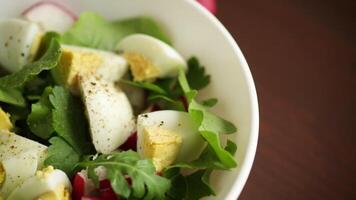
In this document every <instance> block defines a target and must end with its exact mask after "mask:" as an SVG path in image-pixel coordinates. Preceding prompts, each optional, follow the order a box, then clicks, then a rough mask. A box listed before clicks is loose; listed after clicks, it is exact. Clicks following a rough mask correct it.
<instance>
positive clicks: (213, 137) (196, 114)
mask: <svg viewBox="0 0 356 200" xmlns="http://www.w3.org/2000/svg"><path fill="white" fill-rule="evenodd" d="M178 80H179V84H180V86H181V87H182V89H183V91H184V92H185V95H186V98H187V100H188V102H189V108H188V112H189V114H190V116H191V117H192V119H193V120H194V121H195V122H196V123H198V124H200V125H199V132H200V135H201V136H202V137H203V138H204V139H205V140H206V141H207V143H208V147H209V148H210V150H212V151H213V153H214V154H215V155H216V157H217V158H218V160H219V162H220V163H221V166H222V167H221V168H227V169H229V168H233V167H236V165H237V164H236V160H235V159H234V157H233V156H232V155H231V154H230V153H229V152H228V151H226V150H225V149H224V148H223V147H222V146H221V142H220V136H219V134H220V133H225V134H230V133H234V132H235V131H236V127H235V126H234V125H233V124H232V123H231V122H229V121H226V120H225V119H222V118H221V117H218V116H216V115H215V114H213V113H211V112H209V111H207V110H206V108H205V107H204V106H203V105H201V104H199V103H197V102H196V101H195V99H194V98H195V96H196V94H197V92H196V91H195V90H192V89H191V88H190V86H189V83H188V81H187V78H186V76H185V73H184V71H183V69H182V70H180V72H179V77H178ZM207 163H208V164H209V162H207ZM220 163H219V164H218V165H220ZM203 164H206V163H205V162H203ZM214 166H215V165H214Z"/></svg>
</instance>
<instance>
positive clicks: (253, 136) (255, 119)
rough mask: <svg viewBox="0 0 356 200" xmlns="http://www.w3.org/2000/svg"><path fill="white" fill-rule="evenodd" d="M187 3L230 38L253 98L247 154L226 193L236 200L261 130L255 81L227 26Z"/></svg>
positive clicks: (196, 3) (210, 14)
mask: <svg viewBox="0 0 356 200" xmlns="http://www.w3.org/2000/svg"><path fill="white" fill-rule="evenodd" d="M184 1H185V2H186V3H188V4H189V5H191V6H192V7H193V8H194V9H195V10H196V11H197V12H200V13H201V14H203V15H204V17H206V18H208V19H209V20H210V21H211V22H212V23H213V24H214V26H216V27H217V28H218V29H219V31H220V32H221V33H222V34H223V35H224V37H225V38H226V39H227V40H228V42H229V45H230V46H231V47H232V49H233V51H234V53H235V55H236V56H237V57H238V58H239V60H240V63H241V67H242V71H243V75H244V76H245V77H246V81H247V86H248V91H249V96H250V99H251V104H250V109H251V130H250V136H249V139H248V144H247V149H246V154H245V157H244V162H243V164H242V165H241V168H240V173H239V176H240V178H237V179H236V180H235V181H234V183H233V185H232V186H231V189H230V191H229V192H228V193H227V195H226V198H225V199H226V200H235V199H236V198H238V197H239V196H240V194H241V192H242V189H243V187H244V186H245V184H246V181H247V178H248V176H249V174H250V172H251V169H252V165H253V162H254V159H255V155H256V150H257V143H258V134H259V133H258V131H259V108H258V98H257V92H256V87H255V83H254V80H253V77H252V74H251V71H250V68H249V66H248V63H247V61H246V59H245V56H244V55H243V53H242V51H241V49H240V47H239V46H238V44H237V42H236V41H235V39H234V38H233V37H232V35H231V34H230V32H229V31H228V30H227V29H226V27H225V26H224V25H223V24H222V23H221V22H220V21H219V20H218V19H217V18H216V17H215V16H214V15H213V14H212V13H210V12H209V11H208V10H207V9H205V8H204V7H203V6H201V5H200V4H199V3H198V2H197V1H195V0H184Z"/></svg>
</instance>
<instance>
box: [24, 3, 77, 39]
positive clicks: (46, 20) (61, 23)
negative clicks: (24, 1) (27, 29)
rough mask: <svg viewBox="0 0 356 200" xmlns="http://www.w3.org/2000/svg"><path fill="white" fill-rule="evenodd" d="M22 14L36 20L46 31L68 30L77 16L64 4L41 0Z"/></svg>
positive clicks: (26, 17) (33, 20) (60, 31)
mask: <svg viewBox="0 0 356 200" xmlns="http://www.w3.org/2000/svg"><path fill="white" fill-rule="evenodd" d="M22 16H23V17H24V18H25V19H27V20H29V21H32V22H36V23H38V24H39V25H40V27H41V28H42V29H43V30H44V31H56V32H59V33H64V32H66V31H67V30H68V29H69V28H70V27H71V26H72V24H73V23H74V22H75V21H76V19H77V17H76V15H75V14H73V13H72V12H71V11H70V10H68V9H67V8H65V7H64V6H62V5H60V4H58V3H56V2H52V1H41V2H38V3H36V4H33V5H32V6H30V7H29V8H27V9H26V10H25V11H24V12H23V13H22Z"/></svg>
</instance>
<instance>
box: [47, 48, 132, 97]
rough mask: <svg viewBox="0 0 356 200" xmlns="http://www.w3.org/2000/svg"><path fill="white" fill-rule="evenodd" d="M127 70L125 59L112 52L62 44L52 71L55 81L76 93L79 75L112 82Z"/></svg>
mask: <svg viewBox="0 0 356 200" xmlns="http://www.w3.org/2000/svg"><path fill="white" fill-rule="evenodd" d="M127 70H128V66H127V62H126V60H125V59H124V58H123V57H121V56H119V55H116V54H114V53H111V52H108V51H102V50H97V49H90V48H85V47H77V46H70V45H62V57H61V60H60V64H59V66H57V67H56V68H55V69H54V70H53V71H52V73H53V75H54V77H55V79H56V81H57V82H59V83H61V84H64V85H67V86H68V87H69V88H70V89H71V90H72V92H74V93H78V91H79V88H78V77H79V76H87V75H95V76H97V77H99V78H102V79H104V80H106V81H108V82H114V81H118V80H120V78H121V77H122V76H123V75H124V74H125V73H126V72H127Z"/></svg>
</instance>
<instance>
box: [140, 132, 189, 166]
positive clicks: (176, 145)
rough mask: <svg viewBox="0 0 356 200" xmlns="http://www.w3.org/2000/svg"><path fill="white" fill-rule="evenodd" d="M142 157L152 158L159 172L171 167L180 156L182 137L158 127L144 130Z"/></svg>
mask: <svg viewBox="0 0 356 200" xmlns="http://www.w3.org/2000/svg"><path fill="white" fill-rule="evenodd" d="M142 137H143V140H142V141H143V144H142V149H143V151H142V156H143V157H144V158H151V159H152V160H153V164H154V165H155V167H156V170H157V171H159V172H160V171H162V170H163V169H164V168H165V167H167V166H169V165H171V164H172V163H173V162H174V161H175V160H176V158H177V155H178V154H179V151H180V147H181V144H182V136H181V135H178V134H176V133H174V132H173V131H169V130H167V129H165V128H161V127H158V126H151V127H144V128H143V136H142Z"/></svg>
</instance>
